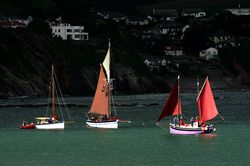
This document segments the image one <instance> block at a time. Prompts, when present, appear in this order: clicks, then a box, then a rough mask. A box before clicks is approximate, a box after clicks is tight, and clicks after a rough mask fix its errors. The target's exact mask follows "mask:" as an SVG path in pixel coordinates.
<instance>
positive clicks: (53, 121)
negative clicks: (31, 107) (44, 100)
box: [35, 65, 71, 129]
mask: <svg viewBox="0 0 250 166" xmlns="http://www.w3.org/2000/svg"><path fill="white" fill-rule="evenodd" d="M59 95H60V98H59V97H58V96H59ZM50 99H51V101H50ZM49 102H51V103H49ZM49 105H51V110H49V107H50V106H49ZM57 106H58V108H57ZM61 106H64V107H65V109H66V104H65V102H64V98H63V96H62V92H61V89H60V87H59V84H58V80H57V77H56V72H55V69H54V65H52V66H51V80H50V86H49V99H48V110H47V111H48V112H50V113H49V114H50V116H47V117H37V118H36V125H35V126H36V129H64V117H63V112H62V107H61ZM57 111H60V112H61V117H60V116H59V115H58V114H57ZM66 111H67V109H66ZM68 116H69V114H68ZM69 119H71V117H70V116H69Z"/></svg>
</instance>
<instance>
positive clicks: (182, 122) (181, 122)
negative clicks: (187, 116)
mask: <svg viewBox="0 0 250 166" xmlns="http://www.w3.org/2000/svg"><path fill="white" fill-rule="evenodd" d="M179 122H180V126H184V120H183V118H182V116H181V117H180V120H179Z"/></svg>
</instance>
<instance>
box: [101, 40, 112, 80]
mask: <svg viewBox="0 0 250 166" xmlns="http://www.w3.org/2000/svg"><path fill="white" fill-rule="evenodd" d="M110 46H111V45H110V42H109V48H108V51H107V54H106V57H105V59H104V61H103V62H102V65H103V67H104V69H105V72H106V74H107V79H108V81H110V58H111V57H110Z"/></svg>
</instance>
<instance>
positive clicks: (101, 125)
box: [86, 120, 118, 129]
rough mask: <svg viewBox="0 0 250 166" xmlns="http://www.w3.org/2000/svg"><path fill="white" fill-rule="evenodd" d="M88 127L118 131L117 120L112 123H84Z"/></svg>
mask: <svg viewBox="0 0 250 166" xmlns="http://www.w3.org/2000/svg"><path fill="white" fill-rule="evenodd" d="M86 123H87V125H88V126H89V127H94V128H104V129H118V120H116V121H114V122H91V121H87V122H86Z"/></svg>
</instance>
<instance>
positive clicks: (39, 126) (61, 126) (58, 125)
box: [36, 122, 64, 130]
mask: <svg viewBox="0 0 250 166" xmlns="http://www.w3.org/2000/svg"><path fill="white" fill-rule="evenodd" d="M36 129H47V130H49V129H64V122H59V123H51V124H49V123H48V124H37V125H36Z"/></svg>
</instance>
